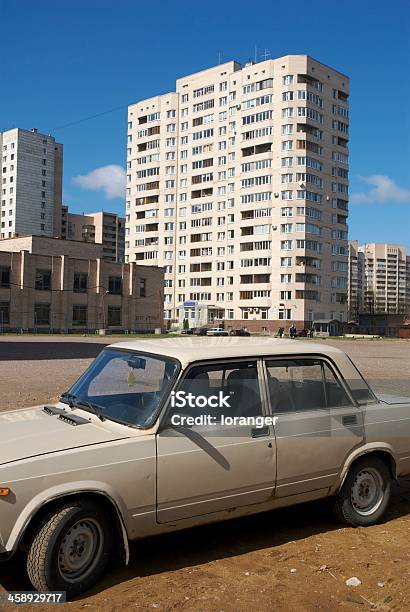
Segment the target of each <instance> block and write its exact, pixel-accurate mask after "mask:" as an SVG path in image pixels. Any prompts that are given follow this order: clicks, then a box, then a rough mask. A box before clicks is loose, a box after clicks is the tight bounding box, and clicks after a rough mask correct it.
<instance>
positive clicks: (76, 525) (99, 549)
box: [27, 501, 113, 597]
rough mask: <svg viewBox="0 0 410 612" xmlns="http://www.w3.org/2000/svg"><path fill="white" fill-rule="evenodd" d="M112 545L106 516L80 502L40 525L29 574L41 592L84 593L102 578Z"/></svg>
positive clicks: (49, 517) (58, 511)
mask: <svg viewBox="0 0 410 612" xmlns="http://www.w3.org/2000/svg"><path fill="white" fill-rule="evenodd" d="M112 545H113V539H112V529H110V519H109V516H108V515H107V513H106V512H105V511H104V510H103V509H101V508H100V507H99V506H98V505H96V504H93V503H90V502H87V501H84V502H82V501H78V502H75V503H71V504H67V505H65V506H61V507H60V508H58V509H56V510H55V511H53V512H52V513H51V514H49V515H48V516H47V517H46V518H45V519H44V520H43V522H42V523H41V525H40V527H39V528H38V530H37V531H36V533H35V535H34V538H33V540H32V542H31V545H30V548H29V551H28V555H27V573H28V576H29V578H30V581H31V583H32V585H33V587H34V588H35V589H37V590H38V591H66V592H67V597H73V596H75V595H79V594H80V593H83V592H84V591H86V590H87V589H89V588H90V587H91V586H92V585H93V584H95V583H96V582H97V581H98V580H99V578H100V577H101V575H102V574H103V572H104V570H105V568H106V565H107V563H108V560H109V557H110V553H111V549H112Z"/></svg>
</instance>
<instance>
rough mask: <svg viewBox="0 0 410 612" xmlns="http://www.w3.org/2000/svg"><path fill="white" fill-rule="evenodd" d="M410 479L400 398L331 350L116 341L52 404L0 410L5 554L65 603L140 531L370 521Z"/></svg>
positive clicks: (407, 418) (233, 341) (287, 344)
mask: <svg viewBox="0 0 410 612" xmlns="http://www.w3.org/2000/svg"><path fill="white" fill-rule="evenodd" d="M409 474H410V399H409V398H394V397H387V396H386V397H383V398H382V397H380V398H378V397H376V396H375V394H374V393H373V392H372V390H371V389H370V388H369V386H368V385H367V383H366V382H365V381H364V379H363V378H362V376H361V375H360V373H359V372H358V370H357V369H356V367H355V366H354V365H353V363H352V362H351V360H350V359H349V358H348V357H347V355H345V354H344V353H343V352H342V351H340V350H339V349H337V348H335V347H333V346H325V345H323V344H318V343H314V342H303V341H301V342H294V341H292V340H287V339H276V340H275V339H272V338H257V337H253V338H247V339H246V340H245V339H244V338H235V337H233V338H195V337H192V338H166V339H153V340H132V341H123V342H119V343H117V344H113V345H111V346H108V347H105V348H104V349H103V350H102V352H101V353H100V354H99V356H98V357H97V358H96V359H95V361H94V362H93V363H92V364H91V366H90V367H89V368H88V369H87V370H86V371H85V372H84V374H82V375H81V376H80V378H79V379H78V381H77V382H76V383H74V385H73V386H72V387H71V389H70V390H69V391H67V392H65V393H63V395H62V396H61V398H60V401H59V402H58V403H57V404H56V405H46V406H38V407H33V408H27V409H23V410H15V411H8V412H0V559H1V560H4V559H8V558H10V557H11V556H12V555H14V554H15V553H16V552H17V551H21V552H23V553H24V555H25V556H26V565H27V572H28V576H29V578H30V581H31V583H32V585H33V587H34V588H35V589H37V590H38V591H43V592H47V591H66V592H67V596H68V597H73V596H76V595H79V594H80V593H82V592H83V591H85V590H87V589H89V588H90V587H91V586H92V585H93V584H95V583H96V582H97V581H98V580H99V579H100V577H101V576H102V574H103V573H104V571H105V569H106V568H107V565H108V562H109V559H110V556H111V553H112V552H113V549H114V548H115V547H121V549H122V551H123V554H124V558H125V560H127V559H128V555H129V541H131V540H136V539H138V538H142V537H145V536H152V535H155V534H160V533H165V532H168V531H175V530H176V529H183V528H186V527H192V526H194V525H199V524H205V523H209V522H213V521H218V520H225V519H229V518H234V517H239V516H242V515H249V514H252V513H258V512H263V511H268V510H273V509H275V508H279V507H284V506H291V505H294V504H298V503H300V502H306V501H311V500H316V499H320V498H330V500H331V502H332V506H333V509H334V512H335V514H336V517H337V518H338V519H340V520H341V521H343V522H345V523H347V524H348V525H353V526H357V525H360V526H366V525H372V524H374V523H376V522H377V521H379V520H380V519H381V518H382V516H383V514H384V512H385V510H386V508H387V506H388V503H389V499H390V490H391V484H392V481H393V480H395V479H397V478H399V477H402V476H408V475H409ZM272 523H273V524H274V519H272ZM272 528H275V529H280V525H276V526H275V527H272ZM193 537H195V536H194V535H193ZM135 550H136V551H137V550H138V549H137V548H135Z"/></svg>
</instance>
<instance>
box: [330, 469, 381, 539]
mask: <svg viewBox="0 0 410 612" xmlns="http://www.w3.org/2000/svg"><path fill="white" fill-rule="evenodd" d="M391 482H392V477H391V474H390V470H389V468H388V467H387V465H386V463H385V462H384V461H382V460H381V459H379V458H378V457H369V458H366V457H363V459H360V460H359V461H357V463H355V464H354V465H353V467H352V468H351V469H350V471H349V473H348V475H347V477H346V480H345V482H344V483H343V486H342V488H341V489H340V491H339V493H338V494H337V495H336V496H335V497H334V498H333V500H332V509H333V512H334V514H335V516H336V518H337V519H338V520H339V521H341V522H343V523H347V524H348V525H351V526H352V527H360V526H361V527H367V526H369V525H374V524H375V523H377V522H378V521H380V519H381V518H382V516H383V514H384V513H385V511H386V509H387V506H388V505H389V501H390V494H391Z"/></svg>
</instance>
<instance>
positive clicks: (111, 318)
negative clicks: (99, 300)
mask: <svg viewBox="0 0 410 612" xmlns="http://www.w3.org/2000/svg"><path fill="white" fill-rule="evenodd" d="M107 324H108V327H119V326H120V325H121V306H108V321H107Z"/></svg>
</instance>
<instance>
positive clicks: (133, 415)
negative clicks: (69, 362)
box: [61, 348, 179, 427]
mask: <svg viewBox="0 0 410 612" xmlns="http://www.w3.org/2000/svg"><path fill="white" fill-rule="evenodd" d="M178 369H179V368H178V364H177V362H176V361H175V360H174V359H169V358H167V357H161V356H157V355H151V354H146V353H145V354H144V353H138V352H134V351H132V352H131V351H125V350H119V349H111V348H107V349H105V350H103V351H102V352H101V353H100V355H99V356H98V357H97V359H96V360H95V361H94V362H93V363H92V364H91V366H90V367H89V368H88V370H86V372H84V374H83V375H82V376H81V377H80V378H79V379H78V381H77V382H76V383H75V384H74V385H73V386H72V387H71V389H69V391H67V393H64V394H63V395H62V397H61V401H63V402H65V403H67V404H70V405H71V406H77V405H78V406H79V407H81V408H83V409H84V410H89V411H90V412H94V413H95V414H98V416H99V417H100V418H102V419H104V418H106V419H111V420H114V421H118V422H120V423H125V424H126V425H131V426H134V427H149V426H150V425H151V424H152V423H153V421H154V420H155V418H156V415H157V413H158V410H159V408H160V407H161V405H162V403H163V401H164V400H165V398H166V397H167V395H168V392H169V390H170V389H171V387H172V385H173V383H174V380H175V378H176V375H177V372H178Z"/></svg>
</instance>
